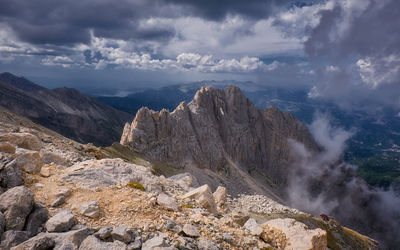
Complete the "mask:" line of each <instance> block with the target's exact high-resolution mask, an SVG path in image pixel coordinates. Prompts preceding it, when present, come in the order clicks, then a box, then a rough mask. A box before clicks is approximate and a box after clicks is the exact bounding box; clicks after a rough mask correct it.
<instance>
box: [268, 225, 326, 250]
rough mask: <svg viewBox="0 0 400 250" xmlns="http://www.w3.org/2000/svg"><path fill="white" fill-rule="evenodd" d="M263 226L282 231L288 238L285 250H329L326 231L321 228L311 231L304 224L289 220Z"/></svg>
mask: <svg viewBox="0 0 400 250" xmlns="http://www.w3.org/2000/svg"><path fill="white" fill-rule="evenodd" d="M263 225H265V226H268V227H270V228H272V229H277V230H280V231H281V232H282V233H283V234H284V235H285V236H286V247H285V249H288V250H289V249H290V250H292V249H293V250H295V249H312V250H320V249H326V248H327V234H326V231H324V230H322V229H320V228H317V229H313V230H310V229H308V228H307V226H306V225H304V224H303V223H300V222H298V221H296V220H294V219H289V218H285V219H274V220H270V221H267V222H266V223H264V224H263Z"/></svg>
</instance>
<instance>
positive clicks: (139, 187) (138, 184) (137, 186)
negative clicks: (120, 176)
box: [126, 181, 146, 191]
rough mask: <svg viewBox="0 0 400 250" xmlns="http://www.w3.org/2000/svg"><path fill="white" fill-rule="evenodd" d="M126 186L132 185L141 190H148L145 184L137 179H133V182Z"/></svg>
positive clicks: (131, 186)
mask: <svg viewBox="0 0 400 250" xmlns="http://www.w3.org/2000/svg"><path fill="white" fill-rule="evenodd" d="M126 186H127V187H130V188H134V189H139V190H142V191H146V189H145V188H144V186H143V185H142V184H141V183H139V182H137V181H131V182H129V183H128V184H126Z"/></svg>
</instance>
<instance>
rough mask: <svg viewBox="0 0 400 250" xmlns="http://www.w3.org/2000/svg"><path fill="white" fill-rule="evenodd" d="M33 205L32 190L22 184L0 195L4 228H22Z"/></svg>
mask: <svg viewBox="0 0 400 250" xmlns="http://www.w3.org/2000/svg"><path fill="white" fill-rule="evenodd" d="M32 207H33V192H32V191H31V190H30V189H29V188H26V187H24V186H19V187H14V188H11V189H9V190H7V191H6V192H5V193H3V194H2V195H0V212H2V213H3V214H4V217H5V220H6V230H22V229H23V228H24V225H25V219H26V217H27V216H28V215H29V213H30V212H31V210H32Z"/></svg>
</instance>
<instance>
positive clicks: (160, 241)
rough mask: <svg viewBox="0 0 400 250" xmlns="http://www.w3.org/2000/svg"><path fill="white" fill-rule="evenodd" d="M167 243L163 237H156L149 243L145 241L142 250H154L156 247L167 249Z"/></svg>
mask: <svg viewBox="0 0 400 250" xmlns="http://www.w3.org/2000/svg"><path fill="white" fill-rule="evenodd" d="M165 246H166V244H165V241H164V238H163V237H160V236H156V237H153V238H151V239H149V240H147V241H145V242H144V243H143V245H142V250H153V249H155V248H156V247H165Z"/></svg>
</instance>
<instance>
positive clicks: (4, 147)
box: [0, 142, 15, 154]
mask: <svg viewBox="0 0 400 250" xmlns="http://www.w3.org/2000/svg"><path fill="white" fill-rule="evenodd" d="M0 152H3V153H9V154H14V153H15V147H14V146H13V145H11V144H10V143H8V142H0Z"/></svg>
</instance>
